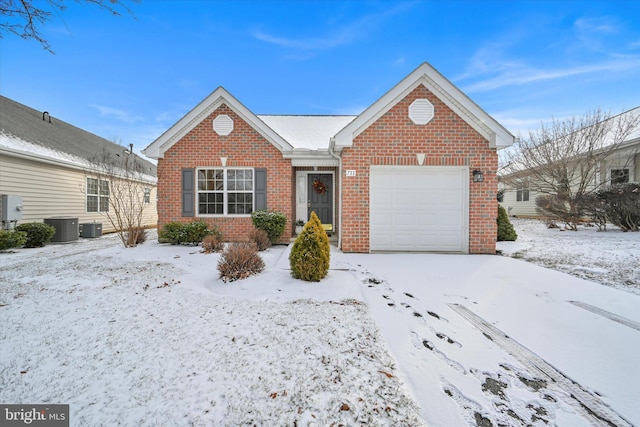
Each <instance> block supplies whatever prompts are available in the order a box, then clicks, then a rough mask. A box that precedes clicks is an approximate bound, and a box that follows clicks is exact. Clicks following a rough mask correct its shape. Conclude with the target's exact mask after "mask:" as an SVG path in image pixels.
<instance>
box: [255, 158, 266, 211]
mask: <svg viewBox="0 0 640 427" xmlns="http://www.w3.org/2000/svg"><path fill="white" fill-rule="evenodd" d="M255 174H256V182H255V190H254V197H255V202H256V203H255V207H256V210H257V211H260V210H266V209H267V170H266V169H265V168H260V169H256V170H255Z"/></svg>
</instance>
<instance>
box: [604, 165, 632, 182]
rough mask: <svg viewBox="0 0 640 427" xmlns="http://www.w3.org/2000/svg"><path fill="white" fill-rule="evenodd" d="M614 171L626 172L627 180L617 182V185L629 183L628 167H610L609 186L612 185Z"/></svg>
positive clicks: (629, 171)
mask: <svg viewBox="0 0 640 427" xmlns="http://www.w3.org/2000/svg"><path fill="white" fill-rule="evenodd" d="M614 171H627V180H626V181H625V182H618V183H617V184H628V183H629V182H631V168H628V167H611V168H609V184H613V179H614V178H613V172H614Z"/></svg>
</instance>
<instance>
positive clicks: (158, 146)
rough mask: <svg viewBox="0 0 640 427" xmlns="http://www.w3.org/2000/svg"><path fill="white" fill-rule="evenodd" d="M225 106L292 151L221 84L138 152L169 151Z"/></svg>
mask: <svg viewBox="0 0 640 427" xmlns="http://www.w3.org/2000/svg"><path fill="white" fill-rule="evenodd" d="M223 104H224V105H226V106H227V107H229V108H230V109H231V110H232V111H233V112H234V113H236V114H237V115H238V116H239V117H240V118H241V119H242V120H244V121H245V122H246V123H248V124H249V126H251V127H252V128H253V129H255V130H256V132H258V133H259V134H260V135H262V136H263V137H264V138H265V139H266V140H267V141H269V142H270V143H271V144H273V146H274V147H276V148H277V149H278V150H280V151H281V152H283V153H284V152H288V151H292V150H293V147H292V146H291V144H289V143H288V142H287V141H285V140H284V139H283V138H282V137H281V136H280V135H278V134H277V133H276V132H275V131H274V130H273V129H271V128H270V127H269V126H267V125H266V124H265V123H264V122H263V121H262V120H260V118H258V116H256V115H255V114H253V113H252V112H251V111H250V110H249V109H248V108H247V107H245V106H244V105H242V104H241V103H240V101H238V100H237V99H236V98H234V97H233V96H232V95H231V94H230V93H229V92H227V90H226V89H224V88H223V87H222V86H220V87H218V88H217V89H216V90H214V91H213V92H212V93H211V94H210V95H209V96H207V97H206V98H205V99H204V100H202V102H200V103H199V104H198V105H196V106H195V107H194V108H193V109H192V110H191V111H189V112H188V113H187V114H186V115H185V116H184V117H182V118H181V119H180V120H178V121H177V122H176V123H175V124H174V125H173V126H171V127H170V128H169V129H168V130H167V131H166V132H164V133H163V134H162V135H160V136H159V137H158V138H157V139H156V140H155V141H153V142H152V143H151V144H149V146H148V147H147V148H145V149H144V150H142V152H143V153H144V154H145V155H147V156H149V157H151V158H152V159H159V158H162V157H164V153H165V152H166V151H167V150H169V149H170V148H171V147H172V146H173V145H174V144H175V143H177V142H178V141H179V140H180V139H181V138H183V137H184V136H185V135H186V134H187V133H189V132H190V131H191V130H193V129H194V128H195V127H196V126H197V125H198V124H200V123H201V122H202V121H203V120H205V119H206V118H207V117H209V115H210V114H211V113H213V112H214V111H215V110H216V109H218V107H220V106H221V105H223Z"/></svg>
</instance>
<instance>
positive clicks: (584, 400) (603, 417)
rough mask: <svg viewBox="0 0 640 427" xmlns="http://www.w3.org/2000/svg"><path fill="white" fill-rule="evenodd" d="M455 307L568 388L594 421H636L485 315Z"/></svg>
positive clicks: (614, 425) (625, 426)
mask: <svg viewBox="0 0 640 427" xmlns="http://www.w3.org/2000/svg"><path fill="white" fill-rule="evenodd" d="M448 305H449V307H451V309H452V310H454V311H455V312H457V313H458V314H459V315H460V316H462V317H464V318H465V319H466V320H467V321H469V323H471V324H472V325H474V326H475V327H476V328H478V329H479V330H480V331H481V332H482V333H483V334H485V336H487V337H489V338H490V339H491V340H492V341H493V342H494V343H496V344H498V345H499V346H500V347H502V348H503V349H504V350H505V351H506V352H507V353H509V354H511V355H512V356H513V357H515V358H516V359H518V360H519V361H520V362H521V363H522V364H523V365H524V366H525V367H526V368H527V369H529V370H530V371H532V372H535V373H537V374H540V375H543V376H544V377H547V378H549V379H551V380H552V381H553V383H555V385H556V386H557V387H559V388H560V389H562V390H563V391H565V392H566V393H567V394H568V395H569V396H571V397H572V398H573V399H574V400H575V406H576V407H577V408H578V409H579V410H580V412H581V413H582V414H583V415H584V416H585V418H587V419H588V420H589V421H590V422H591V424H592V425H595V426H608V427H631V426H633V424H632V423H630V422H629V421H627V420H626V419H624V418H623V417H622V416H621V415H620V414H618V413H617V412H615V411H614V410H613V409H611V408H610V407H609V406H608V405H606V404H605V403H604V402H602V400H600V399H599V398H598V397H597V396H595V395H593V394H592V393H590V392H589V391H587V390H586V389H585V388H584V387H582V386H581V385H580V384H578V383H577V382H575V381H573V380H572V379H570V378H569V377H567V376H566V375H564V374H563V373H562V372H560V371H558V370H557V369H556V368H554V367H553V366H552V365H550V364H549V363H547V362H546V361H544V359H542V358H540V357H539V356H538V355H536V354H535V353H533V352H532V351H531V350H529V349H528V348H526V347H524V346H523V345H522V344H520V343H518V342H517V341H515V340H513V339H511V338H509V336H508V335H506V334H505V333H504V332H502V331H501V330H500V329H498V328H496V327H495V326H493V325H491V324H490V323H488V322H487V321H485V320H484V319H483V318H481V317H480V316H478V315H477V314H475V313H474V312H473V311H471V310H469V309H468V308H467V307H465V306H464V305H461V304H448Z"/></svg>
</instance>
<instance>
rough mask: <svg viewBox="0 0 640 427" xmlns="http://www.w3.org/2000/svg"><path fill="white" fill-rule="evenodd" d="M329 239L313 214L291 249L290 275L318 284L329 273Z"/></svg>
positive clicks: (313, 213) (312, 213)
mask: <svg viewBox="0 0 640 427" xmlns="http://www.w3.org/2000/svg"><path fill="white" fill-rule="evenodd" d="M329 251H330V248H329V238H328V237H327V233H326V232H325V231H324V228H322V223H321V222H320V219H319V218H318V216H317V215H316V213H315V212H311V219H309V222H307V223H306V224H305V226H304V229H303V230H302V233H300V234H299V235H298V237H297V238H296V241H295V242H294V243H293V247H292V248H291V254H290V255H289V263H290V265H291V275H292V276H293V277H294V278H296V279H301V280H306V281H307V282H318V281H320V279H322V278H323V277H325V276H326V275H327V273H328V272H329V259H330V253H329Z"/></svg>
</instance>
